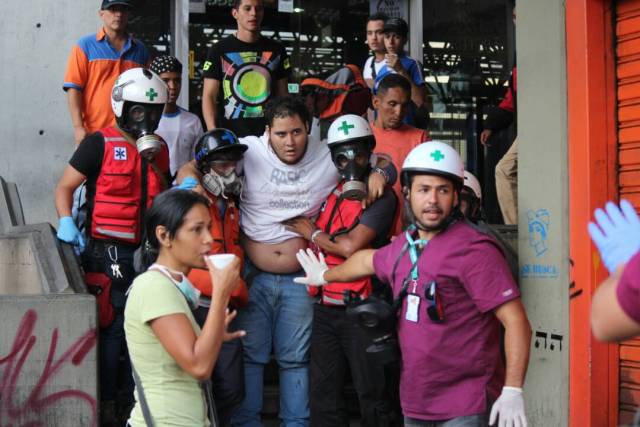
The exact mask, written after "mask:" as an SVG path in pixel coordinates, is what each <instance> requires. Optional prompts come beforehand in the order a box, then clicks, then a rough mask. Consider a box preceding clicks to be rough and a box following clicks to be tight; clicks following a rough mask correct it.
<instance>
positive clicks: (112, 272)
mask: <svg viewBox="0 0 640 427" xmlns="http://www.w3.org/2000/svg"><path fill="white" fill-rule="evenodd" d="M135 250H136V248H135V247H134V246H130V245H125V244H119V243H113V242H105V241H101V240H96V239H91V240H89V242H88V244H87V249H86V250H85V252H84V253H83V254H82V268H83V269H84V271H85V272H97V273H105V274H106V275H107V276H109V278H110V279H111V305H112V306H113V309H114V311H115V320H114V321H113V323H112V324H111V325H109V326H108V327H106V328H101V329H100V333H99V347H98V349H99V359H100V364H99V366H100V399H101V400H107V401H108V400H119V406H120V407H121V409H122V408H127V407H130V405H131V404H132V403H133V401H134V399H133V388H134V383H133V377H132V374H131V362H130V360H129V352H128V350H127V343H126V340H125V335H124V307H125V303H126V300H127V298H126V295H125V293H126V291H127V289H128V288H129V286H130V285H131V283H132V282H133V279H134V278H135V277H136V272H135V271H134V268H133V254H134V252H135ZM112 266H114V267H112ZM121 356H122V358H121Z"/></svg>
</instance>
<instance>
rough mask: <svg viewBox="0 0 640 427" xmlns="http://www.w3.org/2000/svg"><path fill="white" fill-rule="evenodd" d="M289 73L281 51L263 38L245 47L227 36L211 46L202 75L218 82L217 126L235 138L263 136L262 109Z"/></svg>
mask: <svg viewBox="0 0 640 427" xmlns="http://www.w3.org/2000/svg"><path fill="white" fill-rule="evenodd" d="M290 70H291V65H290V62H289V57H288V56H287V52H286V50H285V49H284V47H283V46H282V45H281V44H280V43H278V42H277V41H275V40H272V39H269V38H266V37H261V38H260V40H258V41H257V42H256V43H245V42H243V41H241V40H238V39H237V38H236V37H235V36H229V37H226V38H224V39H222V40H221V41H220V42H219V43H216V44H214V45H213V46H211V47H210V48H209V51H208V52H207V58H206V60H205V62H204V64H203V66H202V71H203V73H202V75H203V77H204V78H206V79H215V80H218V81H219V82H220V92H219V100H218V101H219V102H218V114H217V116H216V117H217V118H218V120H217V121H216V122H217V124H218V125H219V126H220V127H225V128H227V129H231V130H232V131H233V132H235V134H236V135H237V136H238V137H243V136H247V135H256V136H259V135H262V134H263V133H264V127H265V121H264V106H265V104H266V103H267V101H269V99H271V98H272V97H273V96H275V84H276V82H277V81H278V80H280V79H282V78H286V77H288V75H289V73H290Z"/></svg>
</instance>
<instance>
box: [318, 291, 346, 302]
mask: <svg viewBox="0 0 640 427" xmlns="http://www.w3.org/2000/svg"><path fill="white" fill-rule="evenodd" d="M322 302H326V303H329V304H333V305H345V304H344V300H343V299H336V298H331V297H328V296H326V295H325V294H324V293H323V294H322Z"/></svg>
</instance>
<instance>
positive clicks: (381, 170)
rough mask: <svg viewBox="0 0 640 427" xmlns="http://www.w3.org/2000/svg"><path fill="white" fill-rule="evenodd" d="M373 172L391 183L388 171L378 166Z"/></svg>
mask: <svg viewBox="0 0 640 427" xmlns="http://www.w3.org/2000/svg"><path fill="white" fill-rule="evenodd" d="M373 172H378V173H379V174H380V175H382V176H383V177H384V180H385V181H387V182H389V174H388V173H387V171H386V170H384V169H382V168H380V167H378V166H376V167H375V168H373Z"/></svg>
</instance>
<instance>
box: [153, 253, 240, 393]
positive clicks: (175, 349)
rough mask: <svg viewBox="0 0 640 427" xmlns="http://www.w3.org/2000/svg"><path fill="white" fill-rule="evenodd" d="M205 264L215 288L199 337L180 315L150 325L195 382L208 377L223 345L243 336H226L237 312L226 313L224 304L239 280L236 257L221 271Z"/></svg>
mask: <svg viewBox="0 0 640 427" xmlns="http://www.w3.org/2000/svg"><path fill="white" fill-rule="evenodd" d="M206 261H207V266H208V267H209V272H210V274H211V280H212V282H213V283H215V284H216V286H215V287H214V290H213V295H212V296H211V306H210V307H209V312H208V314H207V320H206V321H205V323H204V326H203V327H202V333H201V334H200V336H196V333H195V331H194V329H193V327H192V326H191V322H190V321H189V319H188V318H187V316H186V315H184V314H182V313H177V314H171V315H168V316H162V317H159V318H157V319H154V320H152V321H151V322H150V326H151V329H152V330H153V333H154V334H155V335H156V337H158V340H159V341H160V342H161V343H162V346H163V347H164V348H165V349H166V350H167V352H168V353H169V354H170V355H171V357H173V358H174V359H175V361H176V363H177V364H178V365H179V366H180V367H181V368H182V369H183V370H184V371H185V372H187V373H188V374H189V375H191V376H192V377H194V378H195V379H197V380H198V381H204V380H206V379H208V378H210V377H211V372H212V371H213V367H214V365H215V362H216V359H217V358H218V353H219V352H220V346H221V345H222V342H223V341H225V340H231V339H235V338H239V337H241V336H244V335H245V332H244V331H236V332H233V333H229V332H227V327H228V325H229V323H230V322H231V321H232V320H233V318H234V317H235V315H236V312H233V313H231V314H229V313H227V304H228V303H229V297H230V295H231V292H232V291H233V289H234V288H235V286H236V284H237V282H238V280H239V277H240V259H239V258H237V257H236V258H235V259H234V260H233V262H232V263H231V264H230V265H228V266H227V267H225V268H224V269H222V270H218V269H216V268H215V267H214V266H213V265H212V264H211V263H210V261H209V259H206Z"/></svg>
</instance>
